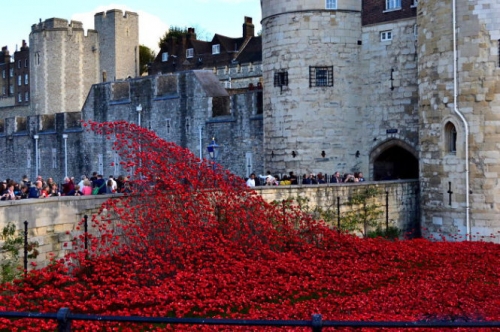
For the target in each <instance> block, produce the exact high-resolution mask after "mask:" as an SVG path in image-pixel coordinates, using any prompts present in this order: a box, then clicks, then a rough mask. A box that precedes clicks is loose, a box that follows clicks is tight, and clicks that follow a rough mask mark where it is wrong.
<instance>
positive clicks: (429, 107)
mask: <svg viewBox="0 0 500 332" xmlns="http://www.w3.org/2000/svg"><path fill="white" fill-rule="evenodd" d="M499 16H500V3H498V2H495V1H482V0H476V1H464V0H458V1H457V3H456V48H455V50H456V52H455V53H454V43H453V37H454V36H453V6H452V1H451V0H447V1H423V2H419V11H418V26H419V31H420V33H419V48H418V56H419V76H418V78H419V95H420V99H419V111H420V119H421V121H420V123H421V125H420V149H421V154H420V165H421V176H420V181H421V187H422V213H423V214H422V216H423V218H422V222H423V224H425V225H426V226H427V227H429V228H430V229H431V231H433V232H435V233H440V232H443V231H444V232H445V233H446V234H462V235H463V236H464V235H465V234H466V233H467V232H468V231H471V233H472V234H473V235H478V236H489V235H490V234H491V233H494V234H496V233H497V231H498V230H500V222H499V220H498V213H499V211H500V199H499V197H500V182H499V180H498V178H499V175H500V152H499V147H500V129H499V128H500V68H499V66H500V63H499V40H500V21H499V20H498V17H499ZM455 54H456V58H455ZM454 61H456V65H457V67H456V69H457V70H456V81H455V80H454V66H453V63H454ZM455 84H456V92H455V89H454V87H455ZM455 94H456V97H457V98H455ZM460 114H461V115H462V116H460ZM467 132H468V134H467ZM455 133H456V134H455ZM454 135H456V140H455V139H454ZM466 139H467V141H468V149H467V146H466ZM454 141H455V142H456V145H455V146H454V145H453V142H454ZM467 169H468V171H467ZM467 180H469V187H468V188H467ZM467 196H468V197H467ZM467 201H469V204H467ZM467 217H468V218H469V223H467ZM467 224H469V226H470V229H467V226H468V225H467Z"/></svg>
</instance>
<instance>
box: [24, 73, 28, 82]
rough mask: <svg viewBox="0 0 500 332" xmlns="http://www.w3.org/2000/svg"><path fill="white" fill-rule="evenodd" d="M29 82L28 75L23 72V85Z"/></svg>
mask: <svg viewBox="0 0 500 332" xmlns="http://www.w3.org/2000/svg"><path fill="white" fill-rule="evenodd" d="M28 83H29V76H28V74H24V85H28Z"/></svg>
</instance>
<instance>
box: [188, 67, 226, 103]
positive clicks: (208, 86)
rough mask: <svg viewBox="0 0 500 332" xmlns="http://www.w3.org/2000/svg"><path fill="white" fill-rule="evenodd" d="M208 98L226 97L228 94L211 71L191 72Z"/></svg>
mask: <svg viewBox="0 0 500 332" xmlns="http://www.w3.org/2000/svg"><path fill="white" fill-rule="evenodd" d="M193 74H194V76H196V78H197V79H198V81H199V82H200V84H201V86H202V87H203V90H204V91H205V93H206V94H207V96H208V97H227V96H229V94H228V93H227V91H226V89H224V88H223V87H222V85H221V84H220V82H219V79H218V78H217V76H215V74H214V73H213V72H212V71H211V70H193Z"/></svg>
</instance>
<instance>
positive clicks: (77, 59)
mask: <svg viewBox="0 0 500 332" xmlns="http://www.w3.org/2000/svg"><path fill="white" fill-rule="evenodd" d="M97 44H98V39H97V33H96V32H95V31H93V30H89V31H87V35H85V32H84V30H83V27H82V24H81V22H74V21H73V22H71V23H69V24H68V21H67V20H63V19H58V18H52V19H48V20H45V21H44V22H40V23H38V24H34V25H33V26H32V28H31V33H30V60H29V63H30V76H31V77H30V80H31V81H30V85H31V96H30V97H31V103H30V104H31V112H32V114H33V115H35V114H55V113H62V112H78V111H80V109H81V107H82V105H83V103H84V101H85V98H86V96H87V93H88V90H89V88H90V86H91V85H92V84H93V83H96V82H98V78H99V76H98V65H99V63H98V56H97V53H96V52H95V48H96V46H97Z"/></svg>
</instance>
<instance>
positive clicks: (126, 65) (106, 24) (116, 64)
mask: <svg viewBox="0 0 500 332" xmlns="http://www.w3.org/2000/svg"><path fill="white" fill-rule="evenodd" d="M94 27H95V29H96V31H97V32H98V34H99V66H100V70H101V80H99V81H95V82H94V83H97V82H103V81H114V80H119V79H125V78H127V77H129V76H130V77H137V76H139V29H138V27H139V16H138V15H137V13H134V12H128V11H125V12H123V11H121V10H118V9H113V10H108V11H106V12H101V13H97V14H96V15H95V16H94ZM103 73H105V74H103ZM104 76H105V78H106V79H104Z"/></svg>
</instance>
